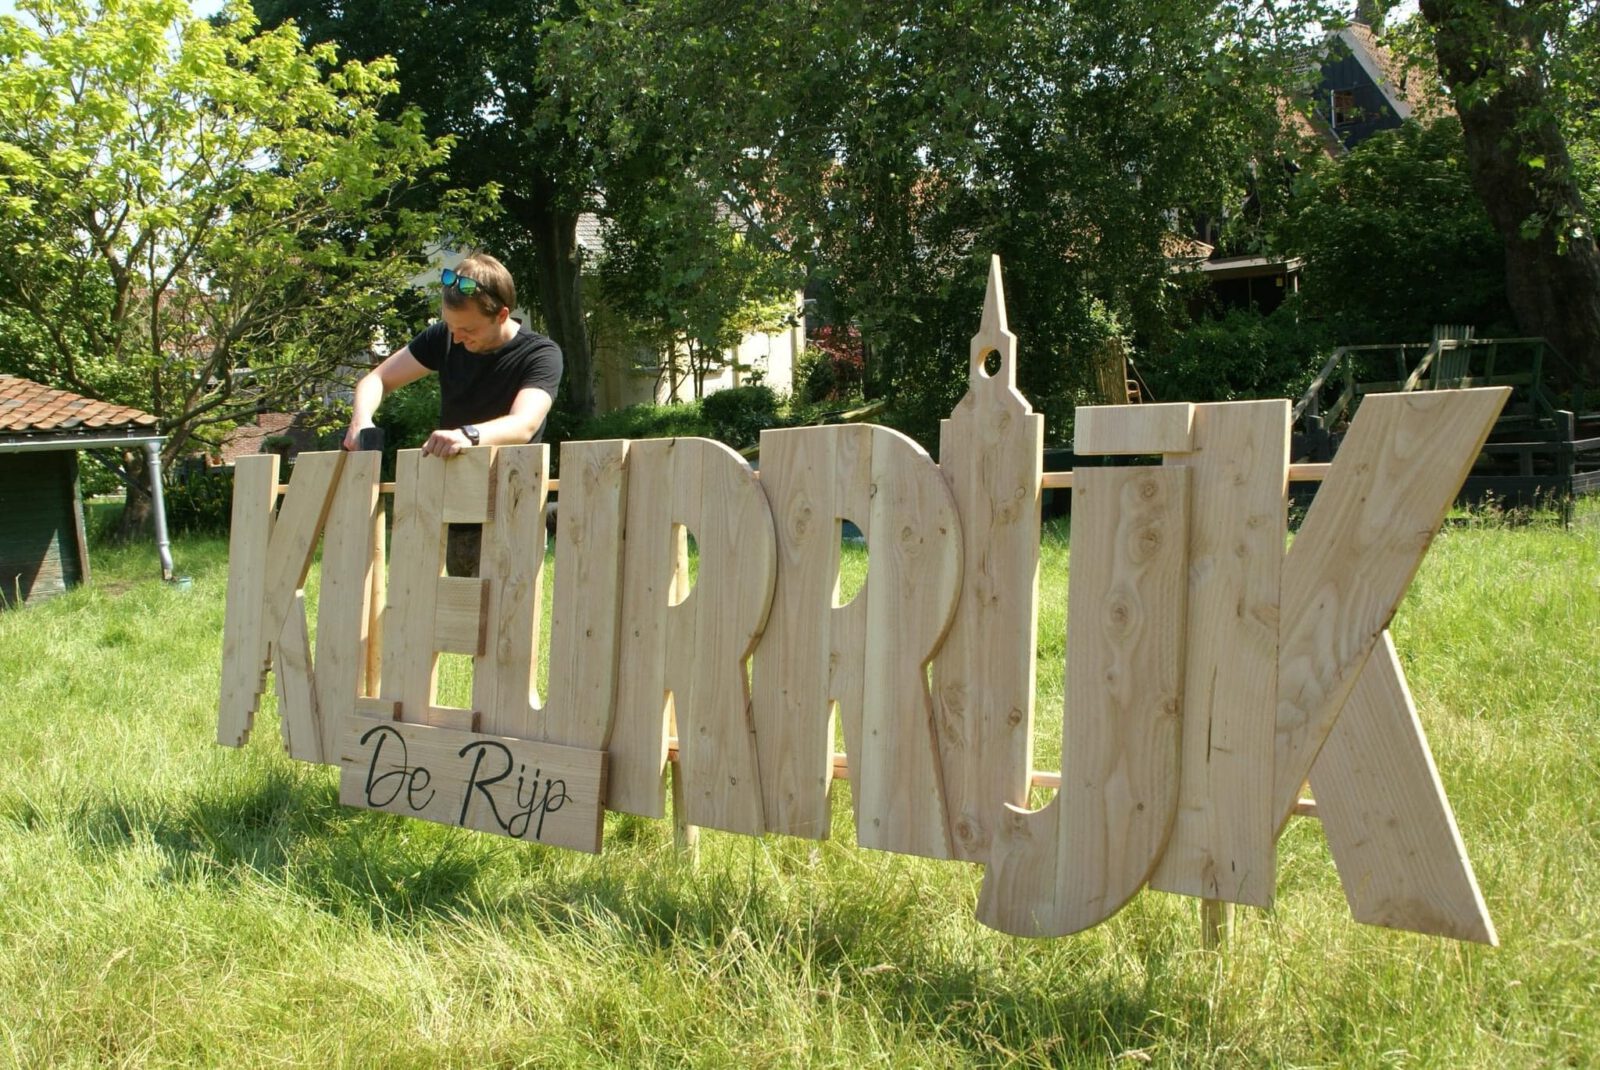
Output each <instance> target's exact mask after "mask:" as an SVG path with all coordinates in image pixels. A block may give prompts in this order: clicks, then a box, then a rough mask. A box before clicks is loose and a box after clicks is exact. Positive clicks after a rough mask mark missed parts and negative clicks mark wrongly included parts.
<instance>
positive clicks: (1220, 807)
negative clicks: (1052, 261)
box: [1150, 400, 1289, 907]
mask: <svg viewBox="0 0 1600 1070" xmlns="http://www.w3.org/2000/svg"><path fill="white" fill-rule="evenodd" d="M1193 446H1194V451H1193V452H1192V453H1187V454H1179V455H1176V456H1174V457H1171V458H1168V460H1167V464H1169V465H1180V466H1183V467H1185V468H1187V469H1188V470H1189V471H1190V473H1191V479H1192V482H1191V483H1190V487H1189V494H1190V501H1191V506H1190V516H1189V589H1188V611H1187V614H1188V627H1187V649H1186V652H1185V656H1184V688H1183V755H1182V762H1181V765H1182V774H1181V780H1180V785H1179V793H1178V816H1177V820H1176V822H1175V824H1174V826H1173V830H1172V838H1171V840H1170V841H1169V842H1168V844H1167V850H1166V853H1165V854H1164V855H1163V857H1162V860H1161V864H1160V865H1159V866H1158V867H1157V868H1156V871H1155V873H1154V875H1153V876H1152V877H1151V879H1150V886H1151V887H1152V888H1158V889H1160V890H1162V891H1167V892H1177V893H1180V894H1183V895H1193V896H1200V897H1203V898H1207V899H1214V900H1226V901H1228V902H1234V903H1248V904H1250V905H1253V906H1261V907H1265V906H1270V905H1271V903H1272V893H1273V886H1274V882H1275V876H1276V851H1275V847H1274V843H1275V841H1276V836H1275V832H1276V822H1275V817H1276V815H1275V814H1274V813H1273V810H1272V785H1271V780H1270V778H1269V777H1267V776H1266V775H1265V771H1266V770H1268V769H1270V768H1272V762H1273V737H1274V725H1275V720H1276V715H1277V685H1278V615H1279V580H1280V576H1281V573H1282V569H1283V548H1284V539H1285V535H1286V531H1287V524H1288V513H1287V509H1286V501H1287V498H1286V494H1287V490H1288V467H1289V403H1288V402H1287V401H1281V400H1279V401H1235V402H1223V403H1220V404H1211V405H1197V406H1196V407H1195V416H1194V441H1193Z"/></svg>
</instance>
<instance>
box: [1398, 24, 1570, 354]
mask: <svg viewBox="0 0 1600 1070" xmlns="http://www.w3.org/2000/svg"><path fill="white" fill-rule="evenodd" d="M1421 7H1422V13H1423V16H1424V17H1425V18H1426V19H1427V20H1428V24H1429V25H1430V26H1432V27H1433V30H1434V45H1435V48H1436V50H1437V52H1438V56H1439V67H1440V70H1441V72H1442V73H1443V75H1444V80H1445V84H1446V85H1448V86H1449V87H1450V90H1451V92H1452V94H1454V96H1455V100H1456V110H1457V112H1458V113H1459V114H1460V116H1461V128H1462V132H1463V134H1464V135H1465V138H1466V147H1467V163H1468V167H1469V170H1470V172H1471V175H1472V185H1473V189H1474V190H1475V191H1476V192H1477V194H1478V196H1479V198H1480V199H1481V200H1482V201H1483V203H1484V207H1485V208H1487V209H1488V212H1489V217H1490V219H1491V220H1492V221H1493V222H1494V225H1495V229H1496V230H1497V231H1499V233H1500V237H1501V239H1502V240H1503V241H1504V242H1505V252H1506V296H1507V298H1508V299H1509V300H1510V303H1511V309H1512V311H1513V312H1514V313H1515V314H1516V317H1517V322H1518V324H1519V325H1520V326H1521V328H1522V330H1523V331H1524V332H1526V333H1528V334H1536V335H1542V336H1543V337H1544V338H1545V339H1547V340H1548V341H1549V342H1550V344H1551V345H1552V346H1554V347H1555V349H1556V351H1557V352H1558V353H1560V354H1561V356H1562V357H1564V358H1565V363H1567V364H1568V365H1570V366H1571V367H1572V368H1573V369H1574V370H1576V371H1578V372H1580V373H1582V374H1583V375H1584V376H1585V377H1586V378H1587V379H1588V380H1589V381H1590V382H1600V249H1597V247H1596V244H1595V236H1594V232H1593V229H1592V228H1591V227H1590V226H1588V225H1587V224H1585V225H1583V226H1582V227H1581V230H1580V229H1579V227H1578V226H1577V224H1578V223H1579V222H1580V221H1583V220H1584V219H1585V211H1584V205H1583V198H1582V195H1581V194H1580V193H1579V191H1578V188H1577V184H1576V182H1575V180H1574V177H1573V172H1572V158H1571V155H1570V154H1569V153H1568V151H1567V145H1566V139H1565V138H1564V137H1563V136H1562V132H1561V128H1560V126H1559V125H1558V123H1557V120H1556V117H1555V115H1554V113H1553V111H1552V110H1551V101H1550V99H1549V94H1548V92H1547V91H1546V88H1545V82H1544V79H1545V72H1544V71H1543V70H1542V64H1539V63H1537V62H1535V61H1534V57H1536V56H1538V55H1539V54H1540V49H1542V48H1543V45H1542V44H1541V42H1540V37H1541V35H1542V25H1541V24H1540V23H1538V22H1537V21H1535V17H1534V16H1533V15H1532V14H1530V12H1529V11H1528V10H1527V9H1525V8H1523V7H1520V6H1513V5H1511V4H1509V3H1506V2H1505V0H1422V4H1421ZM1535 227H1536V228H1537V229H1535ZM1563 239H1564V243H1563Z"/></svg>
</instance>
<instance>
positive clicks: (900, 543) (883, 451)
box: [753, 426, 961, 858]
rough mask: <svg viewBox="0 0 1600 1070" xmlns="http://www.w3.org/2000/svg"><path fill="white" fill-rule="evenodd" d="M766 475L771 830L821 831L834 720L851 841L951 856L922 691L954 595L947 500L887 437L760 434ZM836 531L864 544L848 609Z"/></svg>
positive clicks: (758, 705)
mask: <svg viewBox="0 0 1600 1070" xmlns="http://www.w3.org/2000/svg"><path fill="white" fill-rule="evenodd" d="M762 466H763V467H762V471H763V477H762V489H763V491H764V492H765V493H766V495H767V500H768V502H769V503H770V505H771V510H772V514H773V516H774V517H775V519H776V523H777V528H778V547H779V550H778V552H779V556H780V559H781V561H782V563H783V565H782V568H781V569H780V580H779V584H778V588H777V589H776V590H775V592H774V595H773V612H772V614H771V615H770V616H769V618H768V621H767V630H766V633H765V634H764V635H763V639H762V645H761V647H760V648H758V650H757V653H756V657H755V662H754V669H753V676H754V681H755V685H754V686H755V696H754V705H753V709H754V711H755V712H754V719H755V727H756V740H757V746H758V750H759V754H760V757H761V763H762V765H761V780H762V784H763V787H764V799H765V802H766V805H767V808H768V812H767V818H768V820H767V827H768V828H769V829H771V830H773V831H781V832H786V833H790V834H793V835H803V836H815V837H822V836H825V835H826V834H827V831H828V824H829V814H828V788H829V785H830V783H831V780H832V775H833V762H832V753H833V751H832V725H833V716H832V714H833V710H834V709H835V708H836V707H837V710H838V713H839V716H840V720H841V721H842V722H843V727H844V736H845V747H846V749H847V751H848V752H849V754H850V756H851V757H850V762H851V766H852V768H853V769H854V770H855V776H854V786H853V796H854V802H855V815H856V830H857V841H858V842H859V843H860V844H861V845H863V846H867V847H875V848H878V849H881V850H890V851H898V852H901V853H905V854H918V855H925V856H928V857H933V858H947V857H950V853H951V852H950V843H949V830H948V820H947V817H946V813H947V810H946V806H945V803H944V790H943V775H942V772H941V769H940V758H939V749H938V739H937V737H936V736H935V735H934V733H933V727H932V697H931V695H930V694H929V690H928V682H927V665H928V660H929V658H930V657H931V656H932V654H933V652H934V650H936V649H937V647H938V644H939V641H940V639H941V638H942V636H943V635H944V633H945V631H946V629H947V627H948V625H949V621H950V618H951V615H952V613H953V612H954V608H955V599H956V597H957V593H958V591H959V584H960V575H961V542H960V534H959V521H958V518H957V516H956V512H955V503H954V500H953V499H952V498H951V495H950V491H949V488H948V486H946V484H945V483H944V481H943V479H942V478H941V477H940V475H939V472H938V469H937V468H936V467H935V466H934V465H933V462H932V461H931V460H930V459H929V458H928V456H927V454H926V453H925V452H923V451H922V449H921V448H920V447H918V446H917V445H916V444H915V443H914V442H912V441H911V440H909V439H907V438H905V437H904V436H902V435H899V434H898V433H896V432H893V431H890V430H888V429H886V428H881V427H871V426H850V427H827V428H801V429H794V430H787V431H770V432H765V433H763V436H762ZM842 520H850V521H852V522H853V523H855V524H856V525H857V526H858V527H859V528H860V529H861V530H862V532H863V534H864V535H865V536H866V538H867V545H868V551H867V578H866V582H865V583H864V584H863V585H862V587H861V590H860V591H859V592H858V593H857V595H856V597H855V598H854V600H852V602H851V603H850V604H849V605H846V606H840V605H838V601H839V593H838V592H839V527H840V522H841V521H842Z"/></svg>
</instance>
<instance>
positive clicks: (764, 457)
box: [751, 427, 871, 839]
mask: <svg viewBox="0 0 1600 1070" xmlns="http://www.w3.org/2000/svg"><path fill="white" fill-rule="evenodd" d="M869 434H870V432H868V431H867V430H866V429H865V428H847V427H838V428H791V429H786V430H781V431H763V432H761V469H762V471H761V489H762V492H763V493H765V494H766V496H767V503H768V505H769V507H770V508H771V511H772V517H773V526H774V528H775V530H776V537H777V553H778V558H777V561H778V570H777V580H776V583H775V585H774V587H773V594H772V610H771V612H770V613H769V614H768V616H767V627H766V631H765V632H764V633H763V634H762V641H761V645H760V646H758V647H757V648H756V653H755V658H754V662H753V665H752V668H751V684H752V702H751V711H752V716H753V718H754V720H755V726H756V749H757V755H758V757H759V760H760V764H761V792H762V795H761V798H762V807H763V810H764V811H765V814H766V820H767V830H768V831H769V832H781V833H783V834H785V835H789V836H806V837H809V838H811V839H824V838H826V837H827V835H828V831H829V826H830V824H831V822H830V815H829V810H828V790H829V785H830V782H831V780H832V778H833V761H832V755H833V705H834V700H835V697H836V696H835V693H834V692H833V691H832V690H831V689H830V683H831V682H832V681H831V677H830V666H831V665H832V664H833V663H834V657H833V655H834V653H835V644H834V643H833V641H832V636H833V631H834V625H835V623H836V618H837V617H838V616H839V614H841V613H848V612H849V610H848V609H843V610H842V609H839V608H836V602H837V598H836V595H837V592H838V582H839V534H840V532H839V527H840V523H839V517H840V515H841V511H842V510H844V508H845V506H844V504H843V501H842V499H843V498H844V497H845V495H844V493H842V492H843V491H844V489H845V488H842V487H841V486H840V484H839V482H838V480H837V479H836V478H835V446H836V444H837V443H838V442H839V440H840V439H841V437H850V436H856V437H864V436H866V435H869ZM870 478H871V472H870V469H868V470H865V471H863V474H862V483H863V484H866V483H867V482H868V481H870ZM841 653H843V652H841Z"/></svg>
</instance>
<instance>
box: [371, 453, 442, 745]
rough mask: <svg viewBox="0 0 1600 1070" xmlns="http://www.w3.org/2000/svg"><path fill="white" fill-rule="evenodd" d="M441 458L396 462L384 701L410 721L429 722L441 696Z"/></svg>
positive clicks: (412, 456)
mask: <svg viewBox="0 0 1600 1070" xmlns="http://www.w3.org/2000/svg"><path fill="white" fill-rule="evenodd" d="M445 464H446V461H445V459H444V458H442V457H425V456H423V454H422V451H421V450H401V451H400V453H399V456H398V457H397V458H396V460H395V492H394V553H393V556H392V557H391V559H390V567H389V600H388V604H387V605H385V607H384V612H383V635H384V642H385V644H386V649H385V657H384V671H383V689H382V691H381V692H380V697H382V698H385V699H389V700H391V701H395V702H399V703H400V704H401V710H402V713H401V716H402V717H404V718H405V720H407V721H412V722H423V723H427V722H426V720H425V719H426V718H427V717H428V716H429V714H428V711H429V710H430V709H431V708H432V707H433V702H434V698H435V695H436V694H437V690H438V669H439V652H438V651H437V650H436V649H435V647H434V619H433V618H434V612H435V601H436V599H437V597H438V592H439V578H440V576H441V575H442V574H443V572H444V542H445V539H444V518H443V503H444V483H445Z"/></svg>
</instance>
